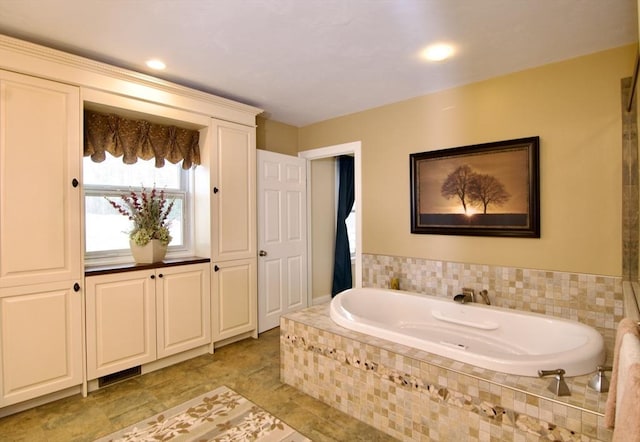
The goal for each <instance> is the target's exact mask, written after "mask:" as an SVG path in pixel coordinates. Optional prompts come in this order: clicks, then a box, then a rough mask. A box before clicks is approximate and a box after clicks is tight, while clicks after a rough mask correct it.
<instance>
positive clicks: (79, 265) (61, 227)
mask: <svg viewBox="0 0 640 442" xmlns="http://www.w3.org/2000/svg"><path fill="white" fill-rule="evenodd" d="M86 103H93V105H98V106H99V107H100V108H101V109H103V108H104V109H105V110H108V111H122V112H123V113H125V114H127V113H130V112H131V113H132V114H133V115H135V116H144V115H151V116H152V118H158V119H159V120H160V121H161V122H166V123H170V124H173V123H175V124H178V125H179V124H181V123H187V127H191V128H197V129H198V130H200V134H201V139H200V142H201V157H202V159H203V162H202V165H201V166H198V168H197V170H196V172H195V177H196V178H195V189H194V195H195V202H194V206H195V207H193V208H192V210H193V212H194V216H195V228H194V231H193V232H191V235H192V238H193V243H194V245H195V246H194V252H195V254H196V255H198V256H201V257H203V258H205V259H206V261H205V262H202V261H197V262H198V264H197V265H196V264H194V262H193V261H192V262H191V263H190V264H185V263H184V262H182V263H180V264H175V265H174V264H172V265H170V266H168V267H162V268H155V269H153V270H141V269H140V270H134V271H127V272H119V273H113V274H100V275H97V274H95V273H92V274H91V275H93V276H88V277H86V278H85V277H84V253H83V249H82V242H83V241H82V238H83V234H84V233H83V221H82V218H83V214H82V207H83V205H82V182H81V181H82V180H81V173H80V171H81V162H82V131H83V129H82V110H83V106H84V105H85V104H86ZM261 111H262V110H261V109H258V108H255V107H252V106H248V105H245V104H242V103H237V102H234V101H231V100H227V99H224V98H220V97H216V96H213V95H211V94H207V93H204V92H200V91H196V90H193V89H190V88H186V87H183V86H179V85H176V84H173V83H169V82H166V81H163V80H159V79H155V78H153V77H149V76H147V75H140V74H138V73H135V72H131V71H128V70H125V69H120V68H117V67H114V66H110V65H106V64H102V63H98V62H95V61H91V60H87V59H84V58H82V57H77V56H74V55H71V54H66V53H64V52H61V51H56V50H53V49H49V48H46V47H42V46H39V45H35V44H32V43H28V42H24V41H20V40H17V39H14V38H11V37H8V36H5V35H1V34H0V416H2V415H4V414H8V413H11V412H15V411H16V410H19V409H24V408H28V407H29V406H30V405H29V404H35V403H37V402H44V401H47V400H51V399H52V398H55V397H60V396H62V395H69V394H75V393H79V392H82V393H86V392H87V387H88V381H89V380H93V379H96V378H99V377H101V376H103V375H106V374H110V373H114V372H118V371H120V370H125V369H126V368H129V367H135V366H138V365H142V366H143V367H144V366H145V364H150V365H151V366H153V367H156V366H157V365H161V364H162V361H177V360H184V358H187V357H189V356H190V357H193V356H195V355H197V354H203V353H206V351H210V352H211V351H213V349H214V347H215V343H218V344H219V345H222V344H224V342H222V341H228V340H233V339H239V338H241V337H245V336H257V287H256V280H257V278H256V219H255V217H256V213H255V208H256V195H255V191H256V189H255V176H256V159H255V154H256V152H255V150H256V146H255V116H256V115H257V114H259V113H260V112H261ZM208 258H210V262H209V260H208ZM186 260H187V261H189V259H188V258H186ZM161 275H162V276H161ZM85 285H87V286H88V287H84V286H85ZM203 349H204V350H203ZM181 358H182V359H181ZM167 363H169V362H167ZM85 366H86V367H85ZM149 369H152V367H149ZM31 406H32V405H31Z"/></svg>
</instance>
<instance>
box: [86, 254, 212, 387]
mask: <svg viewBox="0 0 640 442" xmlns="http://www.w3.org/2000/svg"><path fill="white" fill-rule="evenodd" d="M210 299H211V297H210V282H209V264H208V263H201V264H188V265H180V266H172V267H161V268H156V269H148V270H136V271H126V272H118V273H108V274H104V275H96V276H88V277H87V278H86V300H87V301H86V303H87V305H86V310H87V378H88V379H89V380H92V379H96V378H99V377H102V376H106V375H109V374H112V373H116V372H118V371H122V370H126V369H128V368H131V367H135V366H138V365H144V364H147V363H150V362H153V361H155V360H158V359H162V358H165V357H167V356H171V355H174V354H177V353H181V352H184V351H187V350H190V349H193V348H196V347H200V346H203V345H207V344H209V343H210V342H211V319H210V307H211V306H210Z"/></svg>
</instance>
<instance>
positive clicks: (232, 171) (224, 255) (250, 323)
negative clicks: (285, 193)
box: [211, 120, 258, 342]
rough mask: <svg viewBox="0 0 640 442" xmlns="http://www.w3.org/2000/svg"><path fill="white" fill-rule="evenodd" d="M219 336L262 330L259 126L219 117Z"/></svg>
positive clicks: (215, 243) (215, 191)
mask: <svg viewBox="0 0 640 442" xmlns="http://www.w3.org/2000/svg"><path fill="white" fill-rule="evenodd" d="M212 125H213V127H212V129H213V130H212V132H213V134H214V136H213V155H212V165H213V166H212V170H211V175H212V176H211V183H212V187H213V188H212V204H211V236H212V254H211V262H212V265H213V273H212V284H211V285H212V306H211V307H212V324H213V341H214V342H219V341H224V340H227V339H230V338H234V337H236V336H240V335H243V334H246V333H250V334H253V335H254V336H256V335H257V310H258V306H257V305H258V303H257V299H258V297H257V273H256V272H257V256H256V247H257V242H256V234H257V230H256V181H255V179H256V143H255V128H254V127H248V126H245V125H240V124H234V123H229V122H226V121H219V120H213V122H212Z"/></svg>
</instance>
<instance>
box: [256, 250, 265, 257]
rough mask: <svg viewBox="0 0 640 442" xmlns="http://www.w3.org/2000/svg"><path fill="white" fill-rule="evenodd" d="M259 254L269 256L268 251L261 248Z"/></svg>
mask: <svg viewBox="0 0 640 442" xmlns="http://www.w3.org/2000/svg"><path fill="white" fill-rule="evenodd" d="M258 256H267V252H265V251H264V250H260V251H259V252H258Z"/></svg>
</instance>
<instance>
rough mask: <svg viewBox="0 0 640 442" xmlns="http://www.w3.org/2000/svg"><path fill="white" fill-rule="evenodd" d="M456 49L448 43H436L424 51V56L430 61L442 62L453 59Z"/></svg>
mask: <svg viewBox="0 0 640 442" xmlns="http://www.w3.org/2000/svg"><path fill="white" fill-rule="evenodd" d="M454 52H455V49H454V48H453V46H452V45H450V44H448V43H435V44H432V45H431V46H428V47H427V48H426V49H425V50H423V51H422V56H423V57H424V58H426V59H427V60H429V61H442V60H446V59H447V58H449V57H451V56H452V55H453V53H454Z"/></svg>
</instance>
